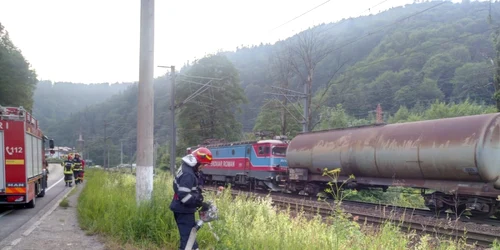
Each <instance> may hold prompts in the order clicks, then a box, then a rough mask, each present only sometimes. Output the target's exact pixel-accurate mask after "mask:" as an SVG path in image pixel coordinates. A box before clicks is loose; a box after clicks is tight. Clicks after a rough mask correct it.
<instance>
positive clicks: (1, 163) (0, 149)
mask: <svg viewBox="0 0 500 250" xmlns="http://www.w3.org/2000/svg"><path fill="white" fill-rule="evenodd" d="M3 144H4V143H3V131H2V130H0V193H4V192H5V157H4V152H5V148H4V145H3Z"/></svg>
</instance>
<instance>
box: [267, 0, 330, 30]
mask: <svg viewBox="0 0 500 250" xmlns="http://www.w3.org/2000/svg"><path fill="white" fill-rule="evenodd" d="M330 1H331V0H327V1H324V2H323V3H321V4H319V5H316V6H315V7H314V8H312V9H310V10H308V11H306V12H304V13H302V14H300V15H298V16H296V17H294V18H292V19H291V20H288V21H286V22H285V23H283V24H281V25H279V26H277V27H275V28H274V29H272V30H271V31H273V30H276V29H279V28H281V27H283V26H285V25H287V24H289V23H291V22H293V21H295V20H297V19H298V18H300V17H302V16H304V15H305V14H307V13H309V12H311V11H313V10H315V9H317V8H319V7H321V6H323V5H325V4H327V3H328V2H330Z"/></svg>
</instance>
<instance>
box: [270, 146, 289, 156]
mask: <svg viewBox="0 0 500 250" xmlns="http://www.w3.org/2000/svg"><path fill="white" fill-rule="evenodd" d="M273 155H278V156H285V155H286V148H285V147H273Z"/></svg>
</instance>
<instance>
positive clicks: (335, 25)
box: [324, 0, 389, 31]
mask: <svg viewBox="0 0 500 250" xmlns="http://www.w3.org/2000/svg"><path fill="white" fill-rule="evenodd" d="M387 1H389V0H384V1H382V2H379V3H377V4H375V5H373V6H372V7H369V8H368V9H365V10H364V11H363V12H361V13H359V14H358V17H359V16H361V15H363V13H365V12H367V11H370V10H371V9H373V8H375V7H377V6H379V5H381V4H383V3H385V2H387ZM348 20H349V18H346V19H343V20H340V21H338V22H336V23H334V24H332V25H330V27H328V28H327V29H325V30H324V31H327V30H330V29H332V28H334V27H337V25H340V24H342V23H344V22H346V21H348Z"/></svg>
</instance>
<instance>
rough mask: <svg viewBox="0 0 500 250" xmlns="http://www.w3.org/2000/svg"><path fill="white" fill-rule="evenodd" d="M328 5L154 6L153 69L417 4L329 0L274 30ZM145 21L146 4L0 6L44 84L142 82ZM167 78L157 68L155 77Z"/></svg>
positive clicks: (315, 1) (120, 0)
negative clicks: (141, 42) (141, 40)
mask: <svg viewBox="0 0 500 250" xmlns="http://www.w3.org/2000/svg"><path fill="white" fill-rule="evenodd" d="M325 1H326V0H307V1H304V0H253V1H249V0H248V1H244V0H210V1H209V0H183V1H166V0H156V3H155V66H156V65H175V66H176V67H177V68H178V69H180V68H181V67H182V65H183V64H184V63H185V62H187V61H188V60H189V61H192V60H193V59H194V58H201V57H203V56H204V55H205V54H207V53H213V52H216V51H217V50H219V49H222V50H234V49H235V48H236V47H237V46H239V45H252V44H256V45H258V44H260V43H261V42H263V43H268V42H269V43H274V42H275V41H277V40H279V39H285V38H287V37H289V36H291V35H293V34H295V33H297V32H299V31H301V30H304V29H306V28H308V27H310V26H314V25H316V24H320V23H323V22H324V23H329V22H334V21H337V20H340V19H342V18H347V17H355V16H359V15H360V14H361V13H363V15H367V14H369V13H372V14H375V13H378V12H379V11H381V10H386V9H388V8H390V7H392V6H399V5H404V4H407V3H411V2H413V0H386V1H383V0H355V1H354V0H331V1H329V2H327V3H326V4H324V5H322V6H321V7H319V8H317V9H315V10H313V11H311V12H310V13H308V14H306V15H304V16H302V17H300V18H298V19H296V20H295V21H293V22H290V23H288V24H287V25H285V26H282V27H280V28H278V29H274V28H275V27H277V26H280V25H281V24H283V23H285V22H287V21H289V20H291V19H293V18H294V17H297V16H299V15H300V14H302V13H304V12H306V11H307V10H309V9H311V8H313V7H315V6H317V5H319V4H321V3H323V2H325ZM381 2H383V3H382V4H380V5H378V6H377V7H376V8H374V9H371V11H370V12H369V11H368V10H367V9H368V8H370V7H373V6H375V5H377V4H379V3H381ZM139 17H140V0H0V23H2V24H3V25H4V26H5V28H6V29H7V31H8V32H9V33H10V36H11V39H12V40H13V42H14V44H15V45H16V46H17V47H18V48H20V49H21V50H22V53H23V55H24V56H25V57H26V58H27V60H28V61H29V62H30V63H31V64H32V65H33V67H34V68H35V70H36V71H37V73H38V76H39V77H38V79H39V80H51V81H71V82H81V83H99V82H110V83H115V82H131V81H137V80H138V78H139V25H140V18H139ZM165 72H166V69H162V68H156V67H155V77H156V76H159V75H162V74H165Z"/></svg>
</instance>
